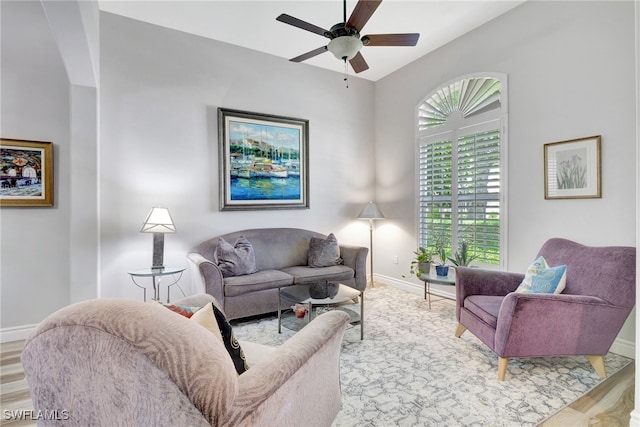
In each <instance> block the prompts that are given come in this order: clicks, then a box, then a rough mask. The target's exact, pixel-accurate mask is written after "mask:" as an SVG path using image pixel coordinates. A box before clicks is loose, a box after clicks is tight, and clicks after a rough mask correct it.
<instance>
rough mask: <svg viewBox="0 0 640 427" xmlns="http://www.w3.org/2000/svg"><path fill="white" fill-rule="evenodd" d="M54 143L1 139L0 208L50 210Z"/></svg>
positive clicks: (52, 200) (52, 202)
mask: <svg viewBox="0 0 640 427" xmlns="http://www.w3.org/2000/svg"><path fill="white" fill-rule="evenodd" d="M53 176H54V174H53V143H52V142H48V141H29V140H22V139H10V138H0V207H13V206H18V207H36V206H38V207H39V206H45V207H50V206H53V205H54V199H53V188H54V185H53Z"/></svg>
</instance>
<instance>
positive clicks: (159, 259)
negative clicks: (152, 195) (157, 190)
mask: <svg viewBox="0 0 640 427" xmlns="http://www.w3.org/2000/svg"><path fill="white" fill-rule="evenodd" d="M140 232H141V233H153V264H152V266H151V268H152V269H163V268H164V265H163V258H164V233H175V232H176V227H175V225H173V220H172V219H171V215H170V214H169V209H167V208H161V207H153V208H151V211H150V212H149V215H147V219H145V220H144V223H143V224H142V228H140Z"/></svg>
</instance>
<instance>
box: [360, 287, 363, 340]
mask: <svg viewBox="0 0 640 427" xmlns="http://www.w3.org/2000/svg"><path fill="white" fill-rule="evenodd" d="M363 339H364V291H362V292H360V341H362V340H363Z"/></svg>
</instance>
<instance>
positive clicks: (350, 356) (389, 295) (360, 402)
mask: <svg viewBox="0 0 640 427" xmlns="http://www.w3.org/2000/svg"><path fill="white" fill-rule="evenodd" d="M348 307H349V309H351V310H353V311H358V312H359V304H357V305H356V304H353V305H349V306H348ZM455 328H456V318H455V307H454V305H453V301H450V300H443V301H438V302H433V303H432V309H431V311H429V309H428V307H427V303H426V301H425V300H424V299H423V298H422V297H421V296H418V295H414V294H410V293H406V292H403V291H401V290H398V289H395V288H393V287H388V286H384V285H376V287H375V288H369V289H367V291H366V292H365V332H364V333H365V337H364V341H360V326H359V325H353V326H350V328H349V329H347V331H346V333H345V337H344V341H343V347H342V354H341V382H342V410H341V411H340V413H339V414H338V416H337V417H336V420H335V422H334V424H333V425H334V426H337V427H338V426H415V425H421V426H492V427H499V426H509V427H511V426H531V425H536V424H537V423H539V422H541V421H542V420H544V419H545V418H547V417H548V416H550V415H552V414H554V413H555V412H557V411H558V410H559V409H561V408H563V407H564V406H566V405H568V404H569V403H571V402H573V401H575V400H577V399H578V398H579V397H580V396H582V395H584V394H585V393H586V392H588V391H589V390H591V389H592V388H593V387H595V386H596V385H598V384H599V383H600V382H601V381H602V379H601V378H600V377H599V376H598V375H597V374H596V373H595V371H594V370H593V369H592V367H591V364H590V363H589V362H588V361H587V359H586V357H566V358H565V357H562V358H561V357H558V358H538V359H514V360H511V361H510V362H509V369H508V373H507V379H506V381H504V382H501V381H498V379H497V375H498V373H497V372H498V366H497V363H498V361H497V357H496V355H495V354H494V353H493V352H492V351H490V350H489V349H488V348H487V347H486V346H485V345H484V344H483V343H482V342H481V341H480V340H478V339H477V338H475V337H474V336H473V335H472V334H471V333H469V332H466V333H465V334H463V335H462V337H461V338H455V337H454V336H453V334H454V331H455ZM234 331H235V333H236V335H237V337H238V339H240V340H247V341H255V342H259V343H262V344H267V345H275V346H277V345H280V344H281V343H282V342H284V341H286V340H287V339H288V338H289V337H291V336H292V335H293V334H294V333H295V332H294V331H291V330H288V329H284V328H283V333H282V334H278V332H277V331H278V326H277V319H276V318H275V317H267V318H262V319H259V320H255V321H250V322H239V323H234ZM629 362H630V359H627V358H625V357H622V356H619V355H616V354H613V353H609V354H608V355H607V356H606V357H605V364H606V367H607V373H608V374H609V375H612V374H614V373H615V372H617V371H618V370H620V369H621V368H623V367H624V366H625V365H627V364H628V363H629Z"/></svg>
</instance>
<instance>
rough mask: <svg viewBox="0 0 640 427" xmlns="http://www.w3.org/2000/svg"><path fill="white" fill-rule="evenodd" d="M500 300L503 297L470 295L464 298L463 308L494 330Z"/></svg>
mask: <svg viewBox="0 0 640 427" xmlns="http://www.w3.org/2000/svg"><path fill="white" fill-rule="evenodd" d="M502 300H504V296H495V295H471V296H469V297H467V298H465V300H464V304H463V306H464V308H466V309H467V310H469V311H470V312H471V313H473V314H475V315H476V316H477V317H479V318H480V319H482V321H483V322H485V323H486V324H488V325H489V326H491V327H492V328H493V329H495V328H496V325H497V319H498V313H499V312H500V306H501V305H502Z"/></svg>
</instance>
